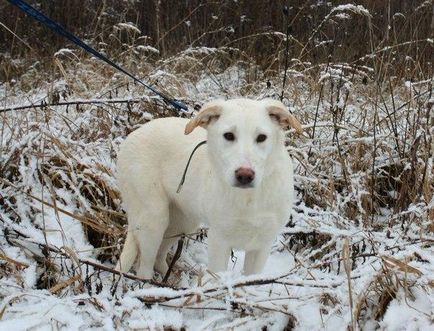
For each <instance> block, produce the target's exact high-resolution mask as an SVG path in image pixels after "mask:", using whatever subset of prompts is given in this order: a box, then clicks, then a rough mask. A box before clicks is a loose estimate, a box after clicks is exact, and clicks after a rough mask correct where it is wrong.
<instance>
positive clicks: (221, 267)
mask: <svg viewBox="0 0 434 331" xmlns="http://www.w3.org/2000/svg"><path fill="white" fill-rule="evenodd" d="M209 232H211V231H209ZM230 253H231V247H230V245H229V244H228V243H227V242H226V241H225V240H224V237H222V236H221V235H218V234H217V233H209V234H208V269H209V270H211V271H212V272H220V271H226V269H227V267H228V259H229V255H230Z"/></svg>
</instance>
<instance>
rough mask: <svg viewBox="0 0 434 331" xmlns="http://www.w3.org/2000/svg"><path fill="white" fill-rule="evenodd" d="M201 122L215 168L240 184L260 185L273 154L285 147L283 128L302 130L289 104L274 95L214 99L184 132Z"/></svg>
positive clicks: (236, 184)
mask: <svg viewBox="0 0 434 331" xmlns="http://www.w3.org/2000/svg"><path fill="white" fill-rule="evenodd" d="M198 126H201V127H203V128H205V129H207V130H208V149H209V153H210V158H211V162H212V163H213V164H214V165H215V168H216V171H217V172H218V173H219V175H221V176H223V178H224V179H225V181H226V182H227V183H228V184H229V185H231V186H234V187H239V188H251V187H255V186H258V185H260V183H261V180H262V178H263V174H264V170H265V167H266V165H267V163H268V161H270V156H271V155H272V154H273V152H276V149H277V148H279V149H281V148H282V144H283V139H282V131H281V128H285V127H288V126H290V127H293V128H294V129H295V130H296V131H297V132H299V133H301V132H302V131H303V129H302V127H301V125H300V122H298V121H297V119H296V118H295V117H294V116H293V115H292V114H291V113H290V112H289V111H288V110H287V108H286V107H285V106H284V105H283V104H282V103H281V102H280V101H276V100H271V99H265V100H261V101H253V100H249V99H235V100H228V101H223V100H217V101H211V102H209V103H207V104H205V105H204V106H203V107H202V109H201V110H200V112H199V113H198V114H197V116H196V117H194V118H193V119H192V120H190V122H188V123H187V125H186V127H185V134H189V133H191V132H192V131H193V130H194V129H195V128H196V127H198Z"/></svg>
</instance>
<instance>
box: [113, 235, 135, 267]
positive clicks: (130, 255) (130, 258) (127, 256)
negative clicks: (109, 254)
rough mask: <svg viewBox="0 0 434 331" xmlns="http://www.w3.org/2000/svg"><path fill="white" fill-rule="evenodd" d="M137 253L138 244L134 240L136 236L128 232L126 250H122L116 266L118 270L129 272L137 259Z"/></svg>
mask: <svg viewBox="0 0 434 331" xmlns="http://www.w3.org/2000/svg"><path fill="white" fill-rule="evenodd" d="M137 253H138V251H137V244H136V242H135V240H134V236H133V234H132V233H131V232H129V231H128V232H127V238H126V239H125V244H124V248H123V249H122V254H121V256H120V257H119V260H118V263H117V264H116V270H118V271H121V272H128V271H129V270H130V269H131V266H132V265H133V263H134V261H135V260H136V258H137Z"/></svg>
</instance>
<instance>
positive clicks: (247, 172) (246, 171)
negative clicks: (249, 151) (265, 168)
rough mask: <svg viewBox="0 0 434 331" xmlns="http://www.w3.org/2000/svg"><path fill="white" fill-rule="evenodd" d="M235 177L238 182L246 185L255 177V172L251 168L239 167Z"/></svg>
mask: <svg viewBox="0 0 434 331" xmlns="http://www.w3.org/2000/svg"><path fill="white" fill-rule="evenodd" d="M235 178H236V179H237V182H238V184H240V185H241V186H246V185H248V184H250V183H251V182H252V181H253V179H255V172H254V171H253V169H250V168H239V169H237V170H236V171H235Z"/></svg>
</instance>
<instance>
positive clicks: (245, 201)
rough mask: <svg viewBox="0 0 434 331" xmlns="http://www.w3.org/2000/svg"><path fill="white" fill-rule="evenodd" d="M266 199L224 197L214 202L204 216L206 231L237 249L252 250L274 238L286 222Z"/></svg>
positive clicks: (274, 201) (273, 201)
mask: <svg viewBox="0 0 434 331" xmlns="http://www.w3.org/2000/svg"><path fill="white" fill-rule="evenodd" d="M268 198H270V199H268ZM268 198H267V199H266V198H265V197H260V198H258V197H253V196H252V197H243V198H239V197H238V198H236V197H232V198H231V197H229V196H228V197H226V198H223V199H221V200H220V201H215V202H214V203H213V205H212V206H209V208H208V209H207V213H206V214H207V223H208V225H209V227H210V231H212V232H217V233H219V235H220V236H222V239H223V240H226V241H228V242H231V244H232V245H233V246H234V247H239V248H240V249H254V248H255V247H253V246H255V243H259V242H262V241H263V240H269V238H274V236H275V235H276V231H278V229H279V228H280V227H281V226H282V225H283V224H284V223H285V221H286V220H285V217H284V216H283V215H282V211H281V210H280V209H281V208H279V207H277V205H276V202H278V201H276V198H274V199H273V197H268ZM277 200H279V199H277ZM250 246H252V247H250Z"/></svg>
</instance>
